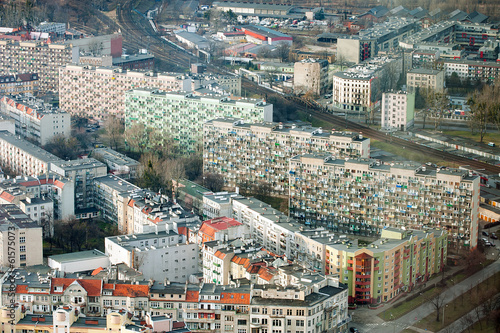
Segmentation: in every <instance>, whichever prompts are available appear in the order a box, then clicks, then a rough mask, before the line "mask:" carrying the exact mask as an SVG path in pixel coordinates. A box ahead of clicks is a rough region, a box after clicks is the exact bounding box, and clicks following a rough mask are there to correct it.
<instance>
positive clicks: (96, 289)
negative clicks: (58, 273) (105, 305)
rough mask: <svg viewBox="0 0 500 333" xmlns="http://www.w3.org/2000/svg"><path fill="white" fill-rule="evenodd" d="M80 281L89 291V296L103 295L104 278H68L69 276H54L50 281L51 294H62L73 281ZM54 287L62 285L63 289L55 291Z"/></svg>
mask: <svg viewBox="0 0 500 333" xmlns="http://www.w3.org/2000/svg"><path fill="white" fill-rule="evenodd" d="M75 281H76V282H78V283H79V284H80V285H81V286H82V288H83V289H85V290H86V291H87V295H88V296H96V297H97V296H101V290H102V280H85V279H67V278H52V280H51V283H50V293H51V294H62V293H63V292H64V291H65V290H66V288H68V287H69V285H70V284H72V283H73V282H75ZM54 287H62V289H63V291H61V292H59V291H58V292H55V291H54Z"/></svg>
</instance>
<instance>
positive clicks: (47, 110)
mask: <svg viewBox="0 0 500 333" xmlns="http://www.w3.org/2000/svg"><path fill="white" fill-rule="evenodd" d="M0 112H2V113H3V114H5V115H7V116H9V117H11V118H13V119H14V120H15V122H16V134H17V135H20V136H22V137H23V138H25V139H28V140H30V141H34V142H37V143H38V144H40V145H42V146H43V145H46V144H47V143H48V142H49V141H50V140H51V139H52V138H53V137H55V136H64V137H69V136H70V134H71V116H70V114H69V113H66V112H65V111H63V110H61V109H59V108H56V107H53V106H52V105H49V104H46V103H44V102H43V100H41V99H36V98H34V97H33V96H32V95H27V94H19V95H16V96H13V95H6V96H3V97H2V98H1V99H0Z"/></svg>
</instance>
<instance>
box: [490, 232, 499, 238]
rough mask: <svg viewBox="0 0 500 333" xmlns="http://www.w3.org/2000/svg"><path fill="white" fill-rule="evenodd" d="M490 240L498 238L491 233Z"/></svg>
mask: <svg viewBox="0 0 500 333" xmlns="http://www.w3.org/2000/svg"><path fill="white" fill-rule="evenodd" d="M490 238H493V239H498V236H497V235H495V233H494V232H492V233H491V235H490Z"/></svg>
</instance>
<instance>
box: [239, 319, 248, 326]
mask: <svg viewBox="0 0 500 333" xmlns="http://www.w3.org/2000/svg"><path fill="white" fill-rule="evenodd" d="M246 324H247V321H246V319H238V325H246Z"/></svg>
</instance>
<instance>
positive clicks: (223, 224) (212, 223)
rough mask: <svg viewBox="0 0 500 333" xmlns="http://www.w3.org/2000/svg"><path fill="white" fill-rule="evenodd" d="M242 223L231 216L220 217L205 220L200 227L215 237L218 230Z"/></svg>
mask: <svg viewBox="0 0 500 333" xmlns="http://www.w3.org/2000/svg"><path fill="white" fill-rule="evenodd" d="M242 224H243V223H241V222H238V221H236V220H235V219H233V218H230V217H218V218H215V219H211V220H207V221H205V222H203V224H202V225H201V227H200V232H202V233H204V234H205V235H208V236H210V237H214V236H215V233H216V232H217V231H222V230H226V229H228V228H231V227H237V226H240V225H242Z"/></svg>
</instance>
